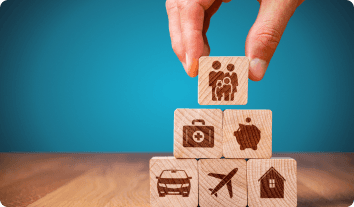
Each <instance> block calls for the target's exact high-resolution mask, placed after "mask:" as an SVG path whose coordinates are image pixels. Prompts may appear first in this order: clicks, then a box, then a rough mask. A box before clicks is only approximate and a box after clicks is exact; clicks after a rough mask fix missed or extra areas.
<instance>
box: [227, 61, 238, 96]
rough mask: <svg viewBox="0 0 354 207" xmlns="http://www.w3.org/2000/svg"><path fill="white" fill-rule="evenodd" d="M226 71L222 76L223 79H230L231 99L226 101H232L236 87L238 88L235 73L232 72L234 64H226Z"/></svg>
mask: <svg viewBox="0 0 354 207" xmlns="http://www.w3.org/2000/svg"><path fill="white" fill-rule="evenodd" d="M226 68H227V70H228V71H229V72H227V73H225V75H224V79H225V78H226V77H228V78H230V79H231V86H232V87H231V91H230V93H231V97H230V99H228V100H227V101H229V100H230V101H233V100H234V99H235V93H236V92H237V86H238V79H237V74H236V73H235V72H233V71H234V70H235V66H234V64H228V65H227V67H226ZM225 101H226V98H225Z"/></svg>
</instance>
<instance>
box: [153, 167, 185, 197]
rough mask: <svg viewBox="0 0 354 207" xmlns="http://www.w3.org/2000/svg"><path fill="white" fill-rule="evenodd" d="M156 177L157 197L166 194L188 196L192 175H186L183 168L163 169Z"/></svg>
mask: <svg viewBox="0 0 354 207" xmlns="http://www.w3.org/2000/svg"><path fill="white" fill-rule="evenodd" d="M156 179H157V192H158V193H159V197H165V196H166V195H182V197H189V193H190V190H191V182H190V180H191V179H192V177H188V175H187V173H186V171H184V170H175V169H172V170H164V171H162V172H161V174H160V176H156Z"/></svg>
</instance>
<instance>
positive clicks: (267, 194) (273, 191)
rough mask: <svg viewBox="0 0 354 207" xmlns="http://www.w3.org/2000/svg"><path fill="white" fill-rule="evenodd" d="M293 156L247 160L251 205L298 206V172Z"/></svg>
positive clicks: (249, 200)
mask: <svg viewBox="0 0 354 207" xmlns="http://www.w3.org/2000/svg"><path fill="white" fill-rule="evenodd" d="M296 168H297V167H296V161H295V160H294V159H292V158H272V159H250V160H248V161H247V184H248V205H249V206H252V207H253V206H262V207H263V206H270V207H275V206H283V207H285V206H296V205H297V173H296Z"/></svg>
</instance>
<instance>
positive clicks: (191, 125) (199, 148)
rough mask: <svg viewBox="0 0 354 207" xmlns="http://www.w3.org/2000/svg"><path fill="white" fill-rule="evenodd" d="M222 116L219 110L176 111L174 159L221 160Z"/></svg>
mask: <svg viewBox="0 0 354 207" xmlns="http://www.w3.org/2000/svg"><path fill="white" fill-rule="evenodd" d="M222 116H223V113H222V111H221V110H220V109H176V110H175V113H174V147H173V153H174V156H175V157H176V158H221V157H222Z"/></svg>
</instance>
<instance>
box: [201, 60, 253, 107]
mask: <svg viewBox="0 0 354 207" xmlns="http://www.w3.org/2000/svg"><path fill="white" fill-rule="evenodd" d="M248 69H249V60H248V58H247V57H243V56H235V57H232V56H228V57H200V58H199V70H198V74H199V75H198V76H199V77H198V102H199V104H200V105H245V104H247V99H248Z"/></svg>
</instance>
